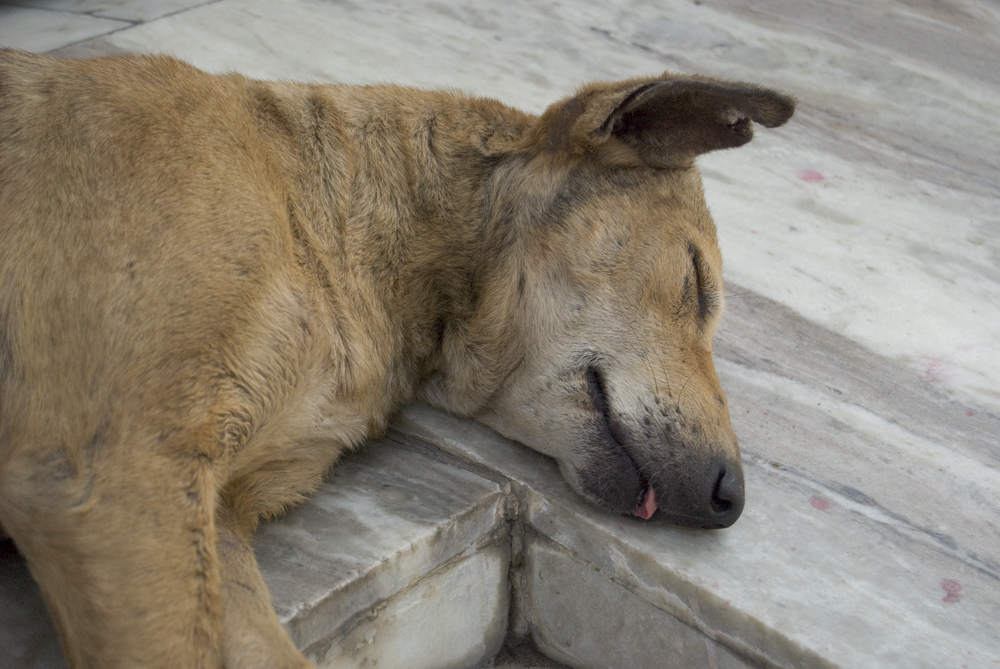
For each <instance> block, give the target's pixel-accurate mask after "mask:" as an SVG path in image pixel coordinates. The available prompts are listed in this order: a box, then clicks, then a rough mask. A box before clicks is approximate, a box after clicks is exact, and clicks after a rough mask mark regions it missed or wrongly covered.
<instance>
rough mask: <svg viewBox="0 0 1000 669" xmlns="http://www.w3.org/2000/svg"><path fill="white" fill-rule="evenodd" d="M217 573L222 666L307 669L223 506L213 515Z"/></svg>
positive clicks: (244, 534) (242, 534)
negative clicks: (219, 596)
mask: <svg viewBox="0 0 1000 669" xmlns="http://www.w3.org/2000/svg"><path fill="white" fill-rule="evenodd" d="M216 527H217V528H218V536H219V543H218V552H219V561H220V564H221V569H222V571H221V576H222V605H223V616H222V658H223V665H224V666H225V667H227V669H236V668H239V669H308V668H311V667H313V664H312V663H311V662H309V661H307V660H306V659H305V658H304V657H303V656H302V654H301V653H299V651H298V650H296V648H295V645H294V644H293V643H292V640H291V639H290V638H289V637H288V634H286V633H285V630H284V628H283V627H282V625H281V621H279V620H278V616H277V614H275V612H274V607H273V606H272V604H271V596H270V594H269V593H268V590H267V586H266V585H265V584H264V579H263V578H262V577H261V574H260V569H259V568H258V567H257V559H256V558H255V557H254V554H253V548H252V547H251V546H250V532H248V531H244V530H242V529H241V528H240V527H239V526H238V524H237V522H236V521H235V520H233V514H231V513H230V512H229V510H228V509H227V508H224V507H220V509H219V512H218V513H217V515H216Z"/></svg>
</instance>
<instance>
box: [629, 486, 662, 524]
mask: <svg viewBox="0 0 1000 669" xmlns="http://www.w3.org/2000/svg"><path fill="white" fill-rule="evenodd" d="M654 513H656V492H654V491H653V486H649V487H648V488H646V494H645V495H644V496H643V498H642V504H640V505H639V506H638V507H637V508H636V510H635V511H633V512H632V514H633V515H635V516H639V517H640V518H642V519H643V520H649V519H650V518H652V517H653V514H654Z"/></svg>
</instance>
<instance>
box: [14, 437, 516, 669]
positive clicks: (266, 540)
mask: <svg viewBox="0 0 1000 669" xmlns="http://www.w3.org/2000/svg"><path fill="white" fill-rule="evenodd" d="M494 479H496V480H494ZM510 500H511V497H510V487H509V485H508V484H507V483H506V482H504V481H502V479H499V478H497V477H494V478H493V479H491V478H489V477H483V476H480V475H478V474H475V473H472V472H470V471H467V470H466V469H463V468H462V467H459V466H456V464H455V459H454V458H449V457H448V456H445V455H442V454H440V453H438V454H436V455H435V454H433V453H432V451H431V449H430V448H428V447H427V446H426V445H422V444H419V443H414V440H412V439H409V440H402V441H391V440H386V441H383V442H374V443H371V444H368V445H367V446H366V447H364V448H363V449H362V450H361V451H359V452H358V453H354V454H352V455H351V456H349V457H347V458H345V459H344V460H343V461H342V462H341V463H340V464H339V465H338V466H337V467H336V468H335V469H334V471H333V473H332V474H331V476H330V478H329V481H328V482H327V483H326V484H325V485H323V486H322V488H321V489H320V490H319V491H317V493H316V494H314V495H313V496H312V497H311V498H310V500H309V501H308V502H307V503H306V504H303V505H302V506H301V507H299V508H297V509H295V510H293V511H292V512H291V513H289V514H288V515H286V516H285V517H283V518H282V519H281V520H280V521H278V522H274V523H268V524H265V525H264V526H263V527H262V528H261V529H260V531H259V533H258V535H257V537H256V538H255V542H254V547H255V550H256V552H257V556H258V561H259V563H260V566H261V571H262V573H263V575H264V579H265V581H266V582H267V584H268V587H269V588H270V590H271V593H272V597H273V601H274V605H275V609H276V610H277V612H278V615H279V617H280V618H281V620H282V622H283V623H284V625H285V627H286V629H287V630H288V632H289V634H290V635H291V636H292V638H293V639H294V640H295V642H296V644H297V645H298V646H299V648H301V649H302V650H303V652H305V654H306V655H307V656H308V657H310V659H312V660H313V661H314V662H316V664H317V666H318V667H320V668H322V667H337V668H338V669H339V668H342V667H369V666H379V667H407V668H412V669H419V668H425V669H442V668H444V667H455V668H460V667H478V666H482V665H484V664H485V663H487V662H489V661H490V660H491V658H493V657H494V656H495V655H496V654H497V652H498V651H499V650H500V647H501V644H502V642H503V640H504V637H505V632H506V628H507V618H508V615H507V613H508V609H509V590H508V572H509V567H510V540H509V536H510V525H511V522H510V521H509V519H508V517H507V513H508V506H509V505H510ZM64 666H65V664H64V662H63V659H62V657H61V655H60V651H59V645H58V641H57V639H56V635H55V631H54V629H53V627H52V625H51V622H50V621H49V618H48V616H47V613H46V611H45V607H44V604H43V603H42V601H41V597H40V594H39V592H38V589H37V586H35V584H34V582H33V581H32V580H31V578H30V576H29V574H28V572H27V569H26V567H25V565H24V562H23V560H22V559H21V557H20V556H19V555H17V553H16V551H14V550H13V547H12V546H11V545H10V543H9V542H5V543H4V549H3V551H2V553H0V667H19V668H24V669H28V668H31V669H56V668H61V667H64Z"/></svg>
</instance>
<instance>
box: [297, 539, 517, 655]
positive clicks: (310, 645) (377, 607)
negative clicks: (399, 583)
mask: <svg viewBox="0 0 1000 669" xmlns="http://www.w3.org/2000/svg"><path fill="white" fill-rule="evenodd" d="M509 547H510V528H509V527H508V526H507V525H506V524H501V525H499V526H498V527H497V528H496V529H495V530H494V531H492V532H490V533H489V534H486V535H484V536H482V537H481V538H480V539H479V540H478V541H476V542H475V543H474V544H472V545H470V546H467V547H466V548H465V550H463V551H461V552H460V553H456V554H455V555H452V556H451V557H450V558H448V559H447V560H445V561H444V562H441V563H439V564H437V565H436V566H435V567H433V568H432V569H430V570H429V571H426V572H423V573H421V574H420V575H418V576H416V577H414V578H413V579H412V580H411V581H409V582H408V583H407V584H406V585H404V586H403V587H401V588H399V589H396V590H394V591H393V592H391V593H389V594H387V595H386V596H384V597H381V598H379V599H377V600H375V601H373V602H371V603H370V604H368V605H367V606H365V607H362V608H360V610H358V611H357V612H355V613H354V614H353V615H351V616H350V617H348V618H347V619H345V620H343V621H339V622H338V623H337V624H336V626H334V627H333V628H332V629H333V631H332V632H330V633H329V634H327V635H326V636H324V637H318V638H313V639H310V640H309V641H307V642H300V639H299V638H297V637H298V636H300V635H298V634H295V635H293V639H295V640H296V643H297V645H298V646H299V647H300V648H306V649H314V648H316V647H319V646H322V645H323V644H326V643H329V641H330V640H331V639H333V638H335V637H343V636H349V635H350V633H351V632H352V631H353V630H354V629H356V628H357V627H359V626H361V625H363V624H365V623H366V622H370V621H371V620H372V619H374V618H377V617H378V614H379V612H380V611H382V610H384V609H385V608H386V607H388V606H389V605H390V603H391V602H392V601H393V600H396V599H398V598H400V597H405V596H406V595H407V594H408V593H410V592H413V591H415V590H419V589H420V588H421V587H422V586H423V585H424V584H425V583H427V582H428V581H429V580H431V579H434V578H435V577H437V576H440V575H442V574H445V573H447V572H449V571H451V569H452V568H453V567H455V566H456V565H459V564H462V563H464V562H465V561H467V560H469V559H470V558H472V557H475V556H476V555H478V554H480V553H481V552H482V551H484V549H487V548H500V549H504V548H507V549H508V550H509ZM503 568H504V569H506V570H508V571H509V568H510V559H509V557H508V560H507V563H506V564H504V565H503ZM291 623H293V621H286V622H285V626H286V629H287V628H288V627H290V626H291ZM289 633H290V634H291V633H292V630H289Z"/></svg>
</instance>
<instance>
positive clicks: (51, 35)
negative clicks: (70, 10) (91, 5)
mask: <svg viewBox="0 0 1000 669" xmlns="http://www.w3.org/2000/svg"><path fill="white" fill-rule="evenodd" d="M130 25H131V24H130V23H125V22H123V21H111V20H108V19H101V18H95V17H91V16H78V15H75V14H64V13H61V12H47V11H43V10H40V9H30V8H25V7H10V6H7V5H0V48H9V49H24V50H26V51H35V52H37V53H42V52H45V51H51V50H52V49H58V48H60V47H64V46H67V45H69V44H73V43H75V42H80V41H83V40H87V39H90V38H92V37H96V36H98V35H105V34H108V33H112V32H114V31H115V30H121V29H122V28H127V27H129V26H130Z"/></svg>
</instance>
